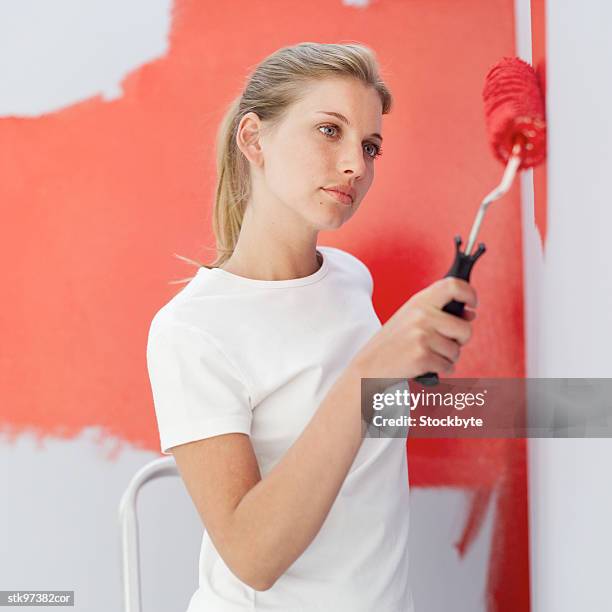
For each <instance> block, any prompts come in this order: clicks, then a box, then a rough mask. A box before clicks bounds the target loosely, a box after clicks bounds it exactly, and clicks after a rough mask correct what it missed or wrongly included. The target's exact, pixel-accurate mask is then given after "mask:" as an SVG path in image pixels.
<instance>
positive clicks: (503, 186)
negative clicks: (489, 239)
mask: <svg viewBox="0 0 612 612" xmlns="http://www.w3.org/2000/svg"><path fill="white" fill-rule="evenodd" d="M520 165H521V145H520V143H516V144H515V145H514V146H513V147H512V155H511V156H510V159H509V160H508V163H507V164H506V169H505V171H504V175H503V176H502V180H501V183H500V184H499V185H498V186H497V187H496V188H495V189H493V191H491V193H489V194H488V195H487V196H486V197H485V199H484V200H483V201H482V203H481V205H480V207H479V208H478V212H477V213H476V219H475V220H474V225H472V230H471V231H470V237H469V238H468V242H467V247H466V249H465V254H466V255H469V254H470V253H471V251H472V248H473V247H474V244H475V242H476V237H477V236H478V231H479V230H480V224H481V223H482V220H483V219H484V216H485V213H486V212H487V208H488V207H489V204H491V202H495V200H499V198H501V197H502V196H503V195H505V194H506V193H507V192H508V190H509V189H510V187H512V183H513V181H514V177H515V176H516V173H517V170H518V168H519V166H520Z"/></svg>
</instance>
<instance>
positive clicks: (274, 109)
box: [174, 42, 393, 282]
mask: <svg viewBox="0 0 612 612" xmlns="http://www.w3.org/2000/svg"><path fill="white" fill-rule="evenodd" d="M338 76H341V77H352V78H355V79H358V80H359V81H361V82H362V83H364V84H366V85H370V86H372V87H373V88H374V89H375V90H376V91H377V93H378V95H379V96H380V99H381V102H382V112H383V114H386V113H389V112H390V110H391V105H392V101H393V100H392V96H391V92H390V91H389V89H388V88H387V86H386V85H385V83H384V82H383V81H382V79H381V78H380V72H379V67H378V62H377V59H376V55H375V53H374V52H373V51H372V50H371V49H370V48H369V47H366V46H365V45H362V44H359V43H339V44H327V43H315V42H303V43H299V44H297V45H293V46H288V47H282V48H281V49H278V50H277V51H275V52H274V53H272V54H271V55H269V56H268V57H266V58H265V59H264V60H263V61H262V62H260V63H259V64H258V65H257V66H256V68H255V70H254V71H253V72H252V74H251V75H250V77H249V78H248V80H247V84H246V87H245V88H244V91H243V92H242V93H241V94H240V95H239V96H238V97H236V98H235V99H234V100H233V101H232V102H231V104H230V105H229V108H228V109H227V111H226V113H225V116H224V117H223V120H222V121H221V124H220V125H219V129H218V132H217V160H216V161H217V185H216V192H215V204H214V209H213V232H214V234H215V239H216V250H217V256H216V258H215V260H214V261H213V262H212V263H210V264H208V265H206V264H202V263H200V262H198V261H195V260H191V259H188V258H186V257H182V256H180V255H176V254H175V255H176V256H177V257H179V258H180V259H183V260H185V261H187V262H189V263H193V264H195V265H197V266H199V267H206V268H217V267H219V266H221V265H222V264H223V263H224V262H225V261H227V260H228V259H229V258H230V257H231V255H232V253H233V252H234V248H235V247H236V243H237V241H238V236H239V234H240V228H241V225H242V220H243V217H244V212H245V207H246V204H247V201H248V199H249V196H250V188H251V184H250V174H249V163H248V160H247V159H246V157H245V156H244V155H243V154H242V152H241V151H240V149H239V148H238V145H237V144H236V135H237V129H238V125H239V124H240V120H241V119H242V117H243V116H244V115H245V114H246V113H249V112H254V113H256V114H257V115H258V117H259V118H260V119H261V120H262V121H265V122H266V124H267V127H270V128H273V127H274V126H275V125H276V124H278V123H279V122H280V121H281V120H282V119H283V117H284V116H285V114H286V112H287V110H288V108H289V107H290V106H291V105H292V104H293V103H294V102H296V101H297V100H299V99H300V97H301V96H302V95H303V93H304V92H305V90H306V88H307V86H308V84H309V82H312V81H316V80H320V79H321V78H324V77H338ZM187 280H189V279H187ZM174 282H184V281H174Z"/></svg>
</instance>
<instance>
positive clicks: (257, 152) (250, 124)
mask: <svg viewBox="0 0 612 612" xmlns="http://www.w3.org/2000/svg"><path fill="white" fill-rule="evenodd" d="M261 136H262V124H261V119H260V118H259V116H258V115H257V114H256V113H253V112H250V113H246V114H245V115H244V116H243V117H242V119H240V123H239V124H238V130H237V131H236V144H237V145H238V148H239V149H240V150H241V151H242V153H243V154H244V156H245V157H246V158H247V159H248V160H249V161H250V162H251V163H252V164H255V165H256V166H263V151H262V147H261V142H260V139H261Z"/></svg>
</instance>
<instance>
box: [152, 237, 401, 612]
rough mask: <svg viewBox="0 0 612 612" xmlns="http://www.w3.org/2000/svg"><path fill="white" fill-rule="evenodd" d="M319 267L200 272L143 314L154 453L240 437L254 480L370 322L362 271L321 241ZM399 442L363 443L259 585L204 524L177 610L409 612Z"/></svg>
mask: <svg viewBox="0 0 612 612" xmlns="http://www.w3.org/2000/svg"><path fill="white" fill-rule="evenodd" d="M317 250H318V252H319V253H320V254H321V255H322V257H323V263H322V265H321V267H320V268H319V269H318V270H317V271H316V272H315V273H314V274H312V275H310V276H306V277H303V278H296V279H289V280H279V281H267V280H254V279H248V278H244V277H241V276H238V275H235V274H232V273H230V272H226V271H225V270H222V269H219V268H214V269H208V268H199V269H198V272H197V273H196V276H195V277H194V278H193V279H192V280H190V281H189V283H188V284H187V285H186V286H185V287H184V288H183V289H182V290H181V291H180V292H179V293H178V294H177V295H176V296H174V297H173V298H172V299H171V300H170V301H169V302H168V303H167V304H165V305H164V306H163V307H162V308H161V309H160V310H159V311H158V312H157V313H156V315H155V316H154V318H153V320H152V322H151V327H150V331H149V340H148V345H147V364H148V370H149V377H150V381H151V387H152V392H153V399H154V404H155V412H156V416H157V423H158V427H159V434H160V441H161V450H162V452H163V453H164V454H169V453H168V449H169V448H170V447H172V446H175V445H177V444H182V443H185V442H191V441H194V440H200V439H203V438H209V437H211V436H216V435H219V434H224V433H230V432H241V433H245V434H249V436H250V439H251V442H252V444H253V448H254V450H255V454H256V456H257V461H258V464H259V468H260V471H261V475H262V478H265V476H266V474H268V472H269V471H270V470H271V469H272V468H273V467H274V465H275V464H276V463H277V462H278V461H279V460H281V459H282V457H283V455H284V454H285V452H286V451H287V450H288V449H289V447H290V446H291V445H292V444H293V443H294V442H295V440H296V439H297V438H298V437H299V436H300V434H301V433H302V431H303V430H304V428H305V427H306V426H307V425H308V422H309V421H310V419H311V417H312V416H313V415H314V413H315V411H316V410H317V408H318V406H319V405H320V404H321V403H322V401H323V399H324V398H325V396H326V394H327V392H328V390H329V389H330V387H331V386H332V385H333V383H334V382H335V381H336V379H337V378H338V376H339V375H340V374H341V372H342V371H343V370H344V369H345V368H346V366H347V365H348V363H349V361H350V360H351V359H352V357H353V356H354V355H355V354H356V353H357V352H358V351H359V349H360V348H361V347H362V346H363V345H364V344H365V343H366V342H367V341H368V340H369V339H370V338H371V336H372V335H373V334H374V333H375V332H376V331H377V330H378V329H380V327H381V323H380V320H379V319H378V317H377V315H376V313H375V311H374V308H373V305H372V289H373V281H372V275H371V274H370V271H369V270H368V268H367V267H366V266H365V264H363V262H361V261H360V260H359V259H357V258H356V257H354V256H353V255H351V254H349V253H347V252H346V251H343V250H341V249H337V248H334V247H328V246H319V247H318V248H317ZM408 504H409V498H408V468H407V459H406V439H405V438H401V437H400V438H365V439H364V440H363V442H362V445H361V447H360V449H359V451H358V453H357V455H356V457H355V460H354V462H353V464H352V466H351V468H350V471H349V473H348V474H347V477H346V479H345V481H344V483H343V485H342V487H341V489H340V491H339V494H338V496H337V498H336V500H335V501H334V503H333V505H332V507H331V510H330V512H329V514H328V516H327V517H326V519H325V521H324V523H323V526H322V527H321V529H320V531H319V533H318V534H317V535H316V537H315V538H314V540H313V541H312V542H311V544H310V545H309V546H308V548H307V549H306V550H305V551H304V553H303V554H302V555H301V556H300V557H299V558H298V559H297V560H296V561H295V562H294V563H293V564H292V565H291V566H290V567H289V568H288V569H287V571H286V572H285V573H284V574H283V575H282V576H281V577H280V578H279V579H278V580H277V581H276V583H275V584H274V585H273V586H272V588H271V589H269V590H267V591H256V590H254V589H252V588H251V587H249V586H248V585H246V584H245V583H243V582H242V581H241V580H239V579H238V578H237V577H236V576H235V575H234V574H233V573H232V572H231V570H230V569H229V568H228V567H227V565H226V564H225V563H224V561H223V559H222V558H221V557H220V555H219V554H218V552H217V550H216V549H215V547H214V545H213V543H212V541H211V540H210V538H209V536H208V534H207V532H206V531H204V536H203V539H202V548H201V553H200V563H199V589H198V590H197V591H196V593H195V594H194V595H193V597H192V598H191V602H190V604H189V609H188V611H187V612H212V611H214V612H239V611H241V612H244V611H245V610H250V611H257V612H264V611H265V612H272V611H274V612H315V611H317V612H412V611H413V603H412V594H411V590H410V584H409V567H408V522H409V506H408Z"/></svg>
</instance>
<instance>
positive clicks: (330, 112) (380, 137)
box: [316, 111, 383, 142]
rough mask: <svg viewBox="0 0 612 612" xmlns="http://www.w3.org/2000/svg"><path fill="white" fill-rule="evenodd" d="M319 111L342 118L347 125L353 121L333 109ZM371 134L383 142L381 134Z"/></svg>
mask: <svg viewBox="0 0 612 612" xmlns="http://www.w3.org/2000/svg"><path fill="white" fill-rule="evenodd" d="M316 112H317V113H323V114H324V115H331V116H332V117H337V118H338V119H340V121H342V122H344V123H346V125H351V122H350V121H349V120H348V119H347V118H346V117H345V116H344V115H342V114H340V113H335V112H333V111H316ZM370 136H375V137H376V138H379V139H380V142H382V139H383V137H382V136H381V135H380V134H377V133H376V132H374V133H373V134H370Z"/></svg>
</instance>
